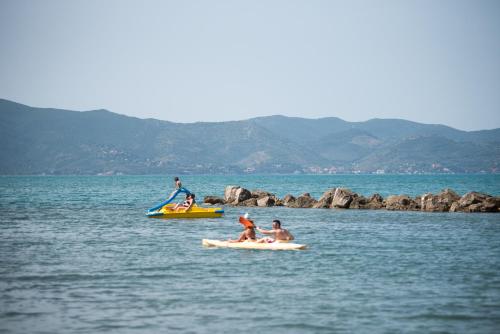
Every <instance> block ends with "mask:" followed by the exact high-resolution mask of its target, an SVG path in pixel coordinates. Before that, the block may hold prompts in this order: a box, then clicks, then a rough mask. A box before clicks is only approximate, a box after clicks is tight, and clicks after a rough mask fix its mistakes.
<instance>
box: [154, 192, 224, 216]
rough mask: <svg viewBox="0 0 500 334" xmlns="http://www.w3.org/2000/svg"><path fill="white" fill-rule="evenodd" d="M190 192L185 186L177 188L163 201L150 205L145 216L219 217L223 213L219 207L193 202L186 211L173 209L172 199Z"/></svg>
mask: <svg viewBox="0 0 500 334" xmlns="http://www.w3.org/2000/svg"><path fill="white" fill-rule="evenodd" d="M182 193H184V194H190V193H191V192H190V191H189V190H187V189H186V188H180V189H177V190H176V191H175V192H174V193H172V195H171V196H170V197H169V198H168V199H166V200H165V201H164V202H162V203H160V204H158V205H156V206H154V207H152V208H151V209H149V210H148V211H147V212H146V216H148V217H151V218H172V219H175V218H220V217H222V215H223V214H224V209H221V208H207V207H203V206H198V205H196V203H195V204H193V206H191V208H190V209H189V210H187V211H184V209H180V210H178V211H173V210H172V208H173V207H174V206H175V204H174V203H172V202H173V201H174V199H175V198H176V197H177V195H179V194H182Z"/></svg>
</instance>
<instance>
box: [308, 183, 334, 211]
mask: <svg viewBox="0 0 500 334" xmlns="http://www.w3.org/2000/svg"><path fill="white" fill-rule="evenodd" d="M335 190H336V189H335V188H333V189H330V190H327V191H325V192H324V193H323V195H322V196H321V197H320V198H319V200H318V202H316V204H314V206H313V207H314V208H319V209H328V208H330V207H331V206H332V201H333V196H334V195H335Z"/></svg>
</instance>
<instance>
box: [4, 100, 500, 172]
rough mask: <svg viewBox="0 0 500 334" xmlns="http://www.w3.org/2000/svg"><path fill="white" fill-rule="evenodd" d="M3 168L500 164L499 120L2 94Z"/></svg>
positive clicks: (492, 167)
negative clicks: (86, 104)
mask: <svg viewBox="0 0 500 334" xmlns="http://www.w3.org/2000/svg"><path fill="white" fill-rule="evenodd" d="M0 140H1V144H0V174H4V175H5V174H120V173H122V174H163V173H176V174H182V173H242V172H252V173H293V172H295V173H297V172H299V173H311V172H312V173H320V172H321V173H326V172H346V173H350V172H366V173H370V172H379V173H380V172H386V173H413V172H458V173H477V172H488V173H491V172H493V173H495V172H498V167H499V164H500V129H494V130H484V131H472V132H467V131H460V130H457V129H453V128H450V127H447V126H444V125H428V124H421V123H415V122H410V121H405V120H399V119H372V120H369V121H366V122H346V121H344V120H341V119H339V118H335V117H329V118H321V119H304V118H297V117H285V116H269V117H259V118H253V119H249V120H242V121H233V122H216V123H215V122H214V123H210V122H198V123H189V124H184V123H172V122H167V121H159V120H154V119H139V118H134V117H128V116H123V115H119V114H115V113H112V112H109V111H106V110H94V111H86V112H77V111H69V110H60V109H44V108H33V107H29V106H26V105H22V104H19V103H15V102H11V101H7V100H1V99H0Z"/></svg>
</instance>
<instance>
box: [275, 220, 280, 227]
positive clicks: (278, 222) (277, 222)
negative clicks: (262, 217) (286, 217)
mask: <svg viewBox="0 0 500 334" xmlns="http://www.w3.org/2000/svg"><path fill="white" fill-rule="evenodd" d="M273 223H276V224H278V226H279V227H281V222H280V221H279V220H278V219H275V220H273Z"/></svg>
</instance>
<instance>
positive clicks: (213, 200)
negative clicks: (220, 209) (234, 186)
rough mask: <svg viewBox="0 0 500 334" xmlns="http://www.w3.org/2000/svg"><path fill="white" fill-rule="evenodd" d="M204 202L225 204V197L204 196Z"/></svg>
mask: <svg viewBox="0 0 500 334" xmlns="http://www.w3.org/2000/svg"><path fill="white" fill-rule="evenodd" d="M203 203H206V204H212V205H216V204H224V199H223V198H220V197H217V196H205V197H204V198H203Z"/></svg>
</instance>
